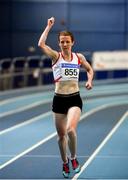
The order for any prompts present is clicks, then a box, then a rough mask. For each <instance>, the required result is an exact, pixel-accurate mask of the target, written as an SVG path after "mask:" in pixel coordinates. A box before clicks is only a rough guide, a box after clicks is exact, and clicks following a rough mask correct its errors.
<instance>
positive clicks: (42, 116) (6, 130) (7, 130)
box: [0, 111, 52, 135]
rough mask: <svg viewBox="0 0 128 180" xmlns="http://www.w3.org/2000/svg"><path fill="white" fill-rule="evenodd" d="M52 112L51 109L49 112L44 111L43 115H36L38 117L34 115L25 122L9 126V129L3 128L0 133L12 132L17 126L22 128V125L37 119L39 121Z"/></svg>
mask: <svg viewBox="0 0 128 180" xmlns="http://www.w3.org/2000/svg"><path fill="white" fill-rule="evenodd" d="M51 114H52V112H51V111H48V112H46V113H44V114H41V115H39V116H36V117H34V118H31V119H30V120H27V121H25V122H23V123H20V124H17V125H15V126H12V127H10V128H7V129H5V130H3V131H0V135H3V134H5V133H8V132H10V131H13V130H15V129H17V128H20V127H22V126H25V125H28V124H30V123H33V122H35V121H39V120H40V119H42V118H45V117H47V116H50V115H51Z"/></svg>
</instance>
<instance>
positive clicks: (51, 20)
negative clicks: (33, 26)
mask: <svg viewBox="0 0 128 180" xmlns="http://www.w3.org/2000/svg"><path fill="white" fill-rule="evenodd" d="M54 22H55V18H54V17H51V18H49V19H48V21H47V26H46V28H45V29H44V31H43V33H42V34H41V36H40V39H39V42H38V46H39V47H40V48H41V49H42V50H43V52H44V53H45V54H46V55H47V56H49V57H50V58H52V59H53V61H54V60H56V59H57V58H58V52H57V51H55V50H53V49H52V48H51V47H49V46H48V45H46V40H47V37H48V34H49V31H50V30H51V28H52V26H53V25H54Z"/></svg>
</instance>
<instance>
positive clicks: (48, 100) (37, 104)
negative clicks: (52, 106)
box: [0, 98, 51, 118]
mask: <svg viewBox="0 0 128 180" xmlns="http://www.w3.org/2000/svg"><path fill="white" fill-rule="evenodd" d="M50 102H51V98H50V99H47V100H45V101H43V100H41V101H38V102H35V103H32V104H31V105H27V106H23V107H21V108H17V109H14V110H11V111H8V112H4V113H1V114H0V118H3V117H5V116H8V115H11V114H14V113H18V112H21V111H25V110H27V109H31V108H33V107H36V106H39V105H41V104H42V105H43V104H46V103H50Z"/></svg>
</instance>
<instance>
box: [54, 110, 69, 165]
mask: <svg viewBox="0 0 128 180" xmlns="http://www.w3.org/2000/svg"><path fill="white" fill-rule="evenodd" d="M54 118H55V125H56V130H57V134H58V144H59V149H60V154H61V158H62V160H63V162H64V163H66V162H67V116H66V115H65V114H59V113H54Z"/></svg>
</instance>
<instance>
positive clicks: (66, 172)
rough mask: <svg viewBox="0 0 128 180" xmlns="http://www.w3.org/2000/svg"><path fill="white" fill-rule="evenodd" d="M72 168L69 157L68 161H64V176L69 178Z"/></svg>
mask: <svg viewBox="0 0 128 180" xmlns="http://www.w3.org/2000/svg"><path fill="white" fill-rule="evenodd" d="M69 174H70V169H69V159H68V162H67V163H63V176H64V178H69Z"/></svg>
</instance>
